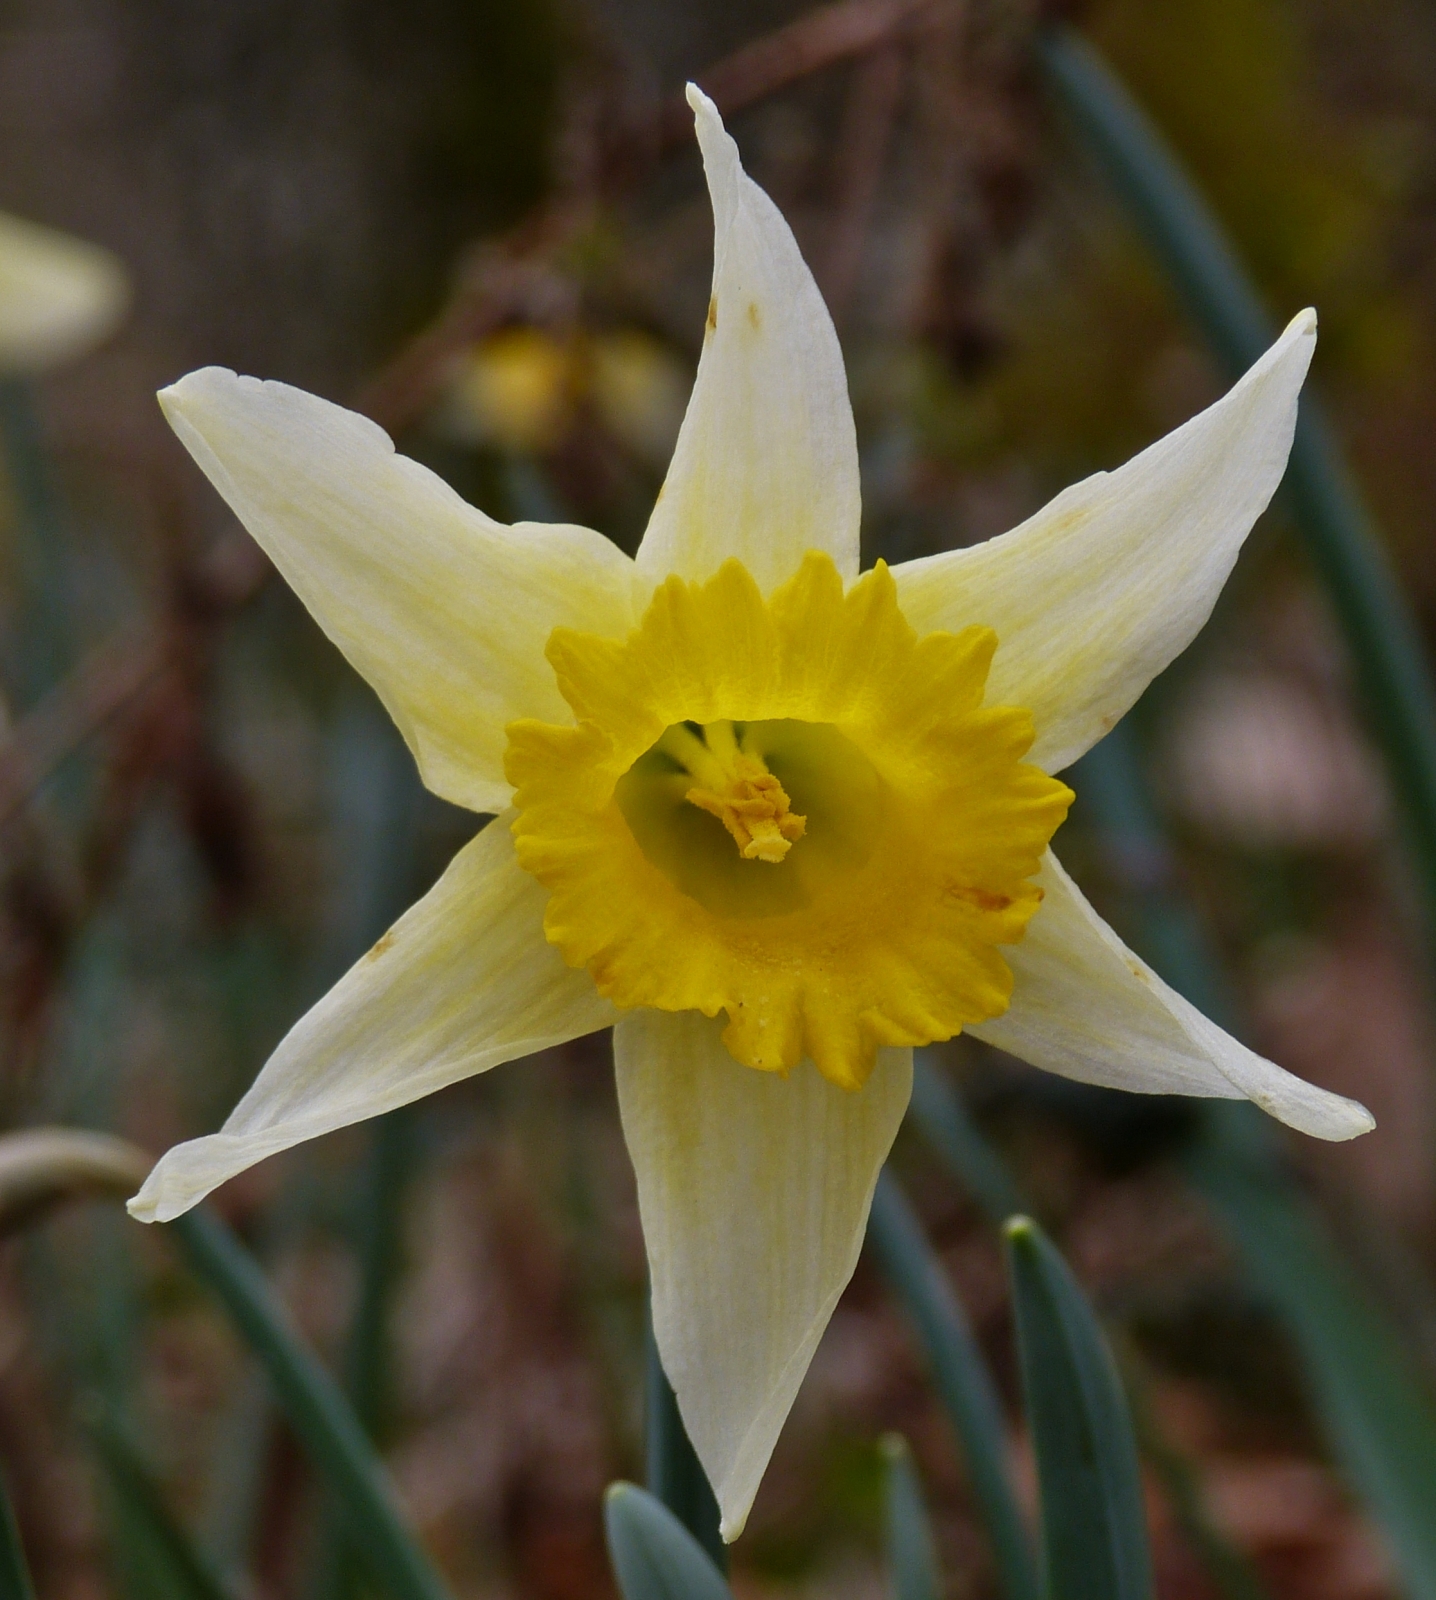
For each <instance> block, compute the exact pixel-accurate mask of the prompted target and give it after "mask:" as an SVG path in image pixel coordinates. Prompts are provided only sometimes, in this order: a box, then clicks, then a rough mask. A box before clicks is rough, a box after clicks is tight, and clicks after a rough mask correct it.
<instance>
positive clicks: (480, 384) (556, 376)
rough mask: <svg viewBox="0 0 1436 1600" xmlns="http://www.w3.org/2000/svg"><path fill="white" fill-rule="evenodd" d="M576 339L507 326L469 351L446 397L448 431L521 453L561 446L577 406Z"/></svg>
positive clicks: (444, 420) (472, 441) (444, 417)
mask: <svg viewBox="0 0 1436 1600" xmlns="http://www.w3.org/2000/svg"><path fill="white" fill-rule="evenodd" d="M572 344H573V341H572V340H571V339H566V338H560V337H558V336H556V335H555V334H552V333H549V332H547V331H546V330H545V329H542V328H528V327H516V328H505V329H503V330H502V332H500V333H496V334H494V335H493V337H492V338H489V339H485V340H484V341H483V343H482V344H478V345H475V346H474V347H473V348H472V349H471V350H469V351H467V352H466V353H465V355H464V358H463V361H462V362H461V364H460V366H459V368H458V371H457V373H456V374H455V379H454V383H453V386H452V388H451V389H450V391H449V394H448V396H447V404H446V405H445V407H444V410H443V414H442V418H441V423H442V426H443V427H444V430H445V432H447V433H449V434H451V435H452V436H453V437H455V438H458V439H462V440H463V441H464V442H465V443H470V444H493V445H498V446H499V448H500V449H503V450H511V451H514V452H516V453H520V454H527V453H531V452H533V451H539V450H546V449H549V448H550V447H552V446H553V445H555V444H557V443H558V441H559V439H560V438H562V436H563V434H564V432H565V430H566V429H567V427H568V423H569V418H570V415H571V412H572V409H573V388H574V383H573V378H574V372H573V368H574V361H573V354H572Z"/></svg>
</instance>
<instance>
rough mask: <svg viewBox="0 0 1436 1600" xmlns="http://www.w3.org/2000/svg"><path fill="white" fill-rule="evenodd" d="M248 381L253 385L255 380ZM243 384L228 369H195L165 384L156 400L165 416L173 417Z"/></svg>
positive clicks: (236, 375)
mask: <svg viewBox="0 0 1436 1600" xmlns="http://www.w3.org/2000/svg"><path fill="white" fill-rule="evenodd" d="M248 381H249V382H250V383H254V382H256V381H257V380H256V379H254V378H251V379H249V380H248ZM243 382H245V380H244V379H243V378H241V377H240V376H239V374H238V373H237V372H235V371H233V370H232V369H231V368H229V367H196V368H195V370H194V371H193V372H187V373H185V375H184V377H182V378H176V379H175V381H174V382H173V383H170V384H166V385H165V387H164V388H163V389H161V390H159V391H158V393H157V395H156V398H157V399H158V401H159V403H160V410H161V411H163V412H164V414H165V416H166V417H175V416H179V415H182V414H183V413H184V411H185V410H186V409H188V408H189V407H190V406H192V405H193V404H194V403H195V402H196V401H200V400H203V399H204V398H205V397H206V395H212V394H213V393H215V391H216V390H218V389H224V388H229V387H230V386H235V387H237V386H238V385H240V384H242V383H243Z"/></svg>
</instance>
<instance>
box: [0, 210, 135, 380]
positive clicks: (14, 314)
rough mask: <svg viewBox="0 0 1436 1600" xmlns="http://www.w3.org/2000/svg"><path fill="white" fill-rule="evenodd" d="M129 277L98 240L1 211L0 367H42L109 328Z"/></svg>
mask: <svg viewBox="0 0 1436 1600" xmlns="http://www.w3.org/2000/svg"><path fill="white" fill-rule="evenodd" d="M129 297H130V290H129V279H128V276H127V274H126V272H125V269H124V267H123V266H122V265H121V264H120V262H119V260H118V259H117V258H116V257H115V256H113V255H111V254H110V252H109V251H108V250H104V249H102V248H101V247H100V246H99V245H95V244H90V243H89V242H88V241H87V240H85V239H75V238H72V237H71V236H70V235H69V234H65V233H58V232H56V230H55V229H53V228H46V227H43V226H42V225H41V224H40V223H38V222H28V221H26V220H25V219H24V218H22V217H12V216H8V215H6V214H5V213H3V212H0V374H3V375H5V376H18V375H27V374H33V373H39V372H45V371H48V370H49V369H50V368H51V367H57V366H61V365H62V364H63V363H65V362H66V361H70V360H73V359H74V358H75V357H77V356H80V355H83V354H85V353H86V352H87V351H88V350H90V349H91V348H93V347H94V346H95V345H97V344H99V343H100V341H101V340H102V339H104V338H106V337H107V336H108V335H109V334H110V333H111V332H112V331H113V330H114V328H115V326H116V325H117V324H118V322H119V321H120V318H121V317H122V316H123V315H124V312H125V308H126V306H127V305H128V304H129Z"/></svg>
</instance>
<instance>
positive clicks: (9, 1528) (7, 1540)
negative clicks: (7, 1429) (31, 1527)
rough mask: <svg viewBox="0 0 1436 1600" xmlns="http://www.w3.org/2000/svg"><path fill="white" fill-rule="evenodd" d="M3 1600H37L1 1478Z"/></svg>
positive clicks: (0, 1578) (0, 1598) (0, 1584)
mask: <svg viewBox="0 0 1436 1600" xmlns="http://www.w3.org/2000/svg"><path fill="white" fill-rule="evenodd" d="M0 1600H35V1586H34V1584H33V1583H32V1582H31V1581H30V1568H29V1566H28V1565H27V1564H26V1561H25V1547H24V1545H22V1544H21V1542H20V1524H19V1523H18V1522H17V1521H16V1520H15V1507H14V1505H13V1504H12V1503H11V1500H10V1491H9V1488H8V1487H7V1486H6V1484H5V1481H4V1479H3V1478H0Z"/></svg>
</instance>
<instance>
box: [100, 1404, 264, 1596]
mask: <svg viewBox="0 0 1436 1600" xmlns="http://www.w3.org/2000/svg"><path fill="white" fill-rule="evenodd" d="M84 1423H85V1430H86V1432H87V1433H88V1434H89V1436H90V1441H91V1443H92V1444H93V1445H94V1447H95V1454H96V1455H97V1456H98V1457H99V1459H100V1462H101V1464H102V1465H103V1467H104V1469H105V1477H106V1481H107V1482H108V1484H109V1487H110V1491H111V1494H112V1495H113V1497H114V1503H115V1510H116V1512H117V1513H118V1515H119V1516H120V1517H121V1518H122V1519H123V1521H124V1523H125V1524H126V1525H127V1527H126V1533H127V1535H128V1541H129V1543H130V1544H131V1545H132V1546H134V1547H136V1548H135V1549H132V1550H131V1552H130V1554H131V1556H132V1557H134V1556H137V1555H141V1556H142V1559H143V1566H144V1568H145V1576H144V1578H143V1579H141V1580H140V1581H141V1582H142V1583H143V1585H144V1588H145V1589H146V1590H147V1591H148V1595H149V1596H151V1597H156V1600H157V1596H156V1591H158V1593H162V1594H164V1595H166V1596H173V1597H174V1600H233V1597H232V1595H231V1594H230V1591H229V1589H228V1588H227V1587H226V1585H225V1584H224V1583H223V1582H222V1581H221V1579H220V1577H219V1575H218V1574H217V1573H216V1572H215V1571H214V1569H213V1568H212V1567H211V1566H210V1564H209V1562H208V1560H206V1558H205V1557H204V1556H203V1555H201V1554H200V1552H199V1551H198V1550H197V1549H196V1548H195V1546H194V1543H193V1541H192V1540H191V1539H190V1537H189V1535H188V1534H187V1533H186V1532H185V1530H184V1529H183V1528H182V1527H181V1526H180V1524H179V1523H178V1522H177V1521H176V1520H175V1518H174V1516H173V1515H172V1514H171V1512H170V1509H169V1507H168V1506H167V1505H166V1504H165V1500H164V1496H163V1495H162V1494H161V1493H160V1489H159V1485H158V1484H157V1483H156V1482H155V1480H154V1477H153V1475H152V1473H151V1472H150V1469H149V1467H148V1466H147V1465H146V1464H145V1462H144V1460H143V1458H142V1457H141V1455H140V1453H139V1451H138V1450H136V1449H135V1447H134V1445H133V1444H132V1443H131V1442H130V1440H129V1437H128V1436H127V1435H126V1433H125V1431H124V1429H123V1428H122V1427H121V1426H120V1425H119V1423H118V1422H117V1421H116V1420H115V1418H114V1417H113V1416H111V1415H110V1413H109V1412H108V1411H107V1410H105V1409H104V1408H103V1407H100V1406H96V1407H93V1408H91V1409H90V1410H88V1411H87V1412H86V1414H85V1416H84ZM137 1576H138V1575H137Z"/></svg>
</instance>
